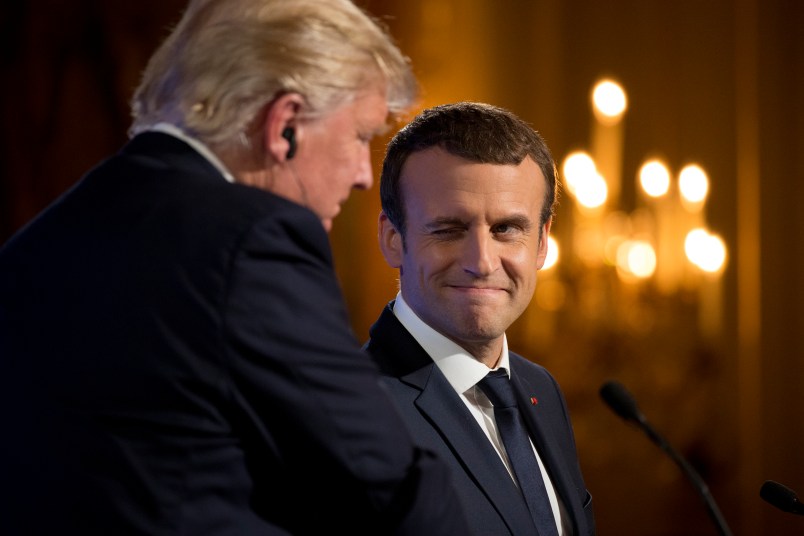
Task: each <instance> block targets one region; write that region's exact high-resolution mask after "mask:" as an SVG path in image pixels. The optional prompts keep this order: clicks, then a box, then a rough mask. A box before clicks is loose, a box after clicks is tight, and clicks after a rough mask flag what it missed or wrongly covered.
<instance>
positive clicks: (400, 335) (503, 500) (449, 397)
mask: <svg viewBox="0 0 804 536" xmlns="http://www.w3.org/2000/svg"><path fill="white" fill-rule="evenodd" d="M368 350H369V352H370V353H371V354H372V356H373V357H374V358H375V360H376V361H377V362H378V364H380V368H381V369H382V370H383V371H384V372H386V373H388V372H390V370H393V371H395V372H396V373H395V374H392V375H394V376H396V377H398V378H399V380H400V381H402V382H403V383H404V384H406V385H408V386H409V387H410V388H412V389H415V390H416V391H418V392H419V393H420V394H419V395H418V396H417V397H416V398H415V402H414V404H415V406H416V408H417V409H418V411H419V412H420V413H421V414H422V415H423V416H424V418H425V419H426V420H427V421H428V422H429V423H430V424H431V425H432V426H433V428H434V429H435V430H436V431H437V432H438V433H439V435H440V436H441V438H442V439H443V440H444V442H445V443H446V444H447V446H448V447H449V449H450V450H451V451H452V453H453V454H454V455H455V457H456V459H457V460H458V462H459V465H460V466H461V467H463V468H464V470H465V471H466V472H467V474H468V475H469V476H470V478H471V479H472V480H473V481H475V482H476V483H477V485H478V487H479V488H480V489H481V490H482V492H483V493H484V494H485V495H486V497H487V498H488V500H489V502H490V503H491V504H492V505H493V506H494V508H495V509H496V510H497V511H498V512H499V513H500V517H501V518H502V519H503V520H504V521H505V523H506V524H507V525H508V527H509V528H510V529H511V533H512V534H528V533H532V532H533V530H534V528H533V521H532V519H531V517H530V513H529V511H528V509H527V506H526V504H525V502H524V500H523V498H522V495H521V494H520V493H519V489H518V488H517V487H516V485H515V484H514V482H513V481H512V480H511V477H510V475H509V474H508V471H507V469H506V468H505V466H504V465H503V463H502V461H501V460H500V457H499V455H498V454H497V452H496V451H495V450H494V447H493V446H492V445H491V443H490V442H489V440H488V438H487V437H486V435H485V434H484V433H483V431H482V430H481V429H480V427H479V426H478V424H477V421H476V420H475V418H474V417H473V416H472V414H471V413H470V412H469V410H468V409H467V408H466V406H465V404H464V403H463V401H462V400H461V398H460V397H459V396H458V394H457V393H456V392H455V390H454V389H453V388H452V385H450V383H449V382H448V381H447V379H446V377H445V376H444V375H443V374H442V373H441V371H440V370H439V368H438V367H437V366H436V365H435V363H433V360H432V359H431V358H430V356H428V355H427V353H426V352H425V351H424V350H423V349H422V347H421V346H419V344H418V343H417V342H416V340H415V339H414V338H413V337H412V336H411V335H410V333H408V331H407V330H406V329H405V328H404V327H403V326H402V325H401V324H400V323H399V321H398V320H397V319H396V316H394V314H393V311H392V310H390V308H389V307H388V308H386V310H385V311H384V312H383V314H382V315H381V316H380V319H379V320H378V321H377V323H376V324H375V325H374V326H373V327H372V328H371V340H370V341H369V343H368ZM389 369H390V370H389Z"/></svg>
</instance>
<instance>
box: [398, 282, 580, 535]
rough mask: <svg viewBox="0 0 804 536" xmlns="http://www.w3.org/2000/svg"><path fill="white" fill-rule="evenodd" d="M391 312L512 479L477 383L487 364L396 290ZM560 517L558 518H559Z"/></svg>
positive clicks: (560, 514)
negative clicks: (438, 372) (427, 320)
mask: <svg viewBox="0 0 804 536" xmlns="http://www.w3.org/2000/svg"><path fill="white" fill-rule="evenodd" d="M393 310H394V315H396V318H397V320H399V322H400V323H401V324H402V325H403V326H405V329H407V330H408V331H409V332H410V334H411V335H412V336H413V338H414V339H416V342H418V343H419V345H420V346H421V347H422V348H424V351H425V352H427V354H428V355H429V356H430V357H431V358H432V359H433V361H434V362H435V364H436V366H438V368H439V369H440V370H441V372H442V373H443V374H444V376H446V378H447V381H448V382H449V383H450V385H452V388H453V389H455V392H456V393H458V396H459V397H460V398H461V400H462V401H463V403H464V404H465V405H466V407H467V409H468V410H469V412H470V413H471V414H472V416H473V417H474V418H475V420H477V423H478V424H479V425H480V428H481V429H482V430H483V433H485V434H486V437H488V439H489V441H490V442H491V444H492V446H494V450H496V451H497V454H498V455H499V456H500V459H501V460H502V462H503V464H504V465H505V467H506V469H508V474H509V475H511V478H512V479H513V480H514V483H516V478H514V473H513V471H512V469H511V464H510V462H509V461H508V455H507V454H506V452H505V447H504V446H503V443H502V441H501V439H500V434H499V431H498V430H497V423H496V421H495V420H494V406H493V405H492V403H491V402H490V401H489V399H488V397H487V396H486V395H485V393H483V391H482V390H481V389H480V387H478V386H477V383H478V382H479V381H480V380H482V379H483V378H485V377H486V375H487V374H488V373H489V372H491V371H490V370H489V368H488V367H487V366H486V365H484V364H483V363H481V362H480V361H478V360H477V359H475V358H474V357H472V356H471V355H470V354H469V353H468V352H467V351H466V350H464V349H463V348H461V347H460V346H458V345H457V344H455V343H454V342H452V341H451V340H450V339H448V338H446V337H445V336H443V335H441V334H440V333H438V332H437V331H436V330H434V329H433V328H431V327H430V326H428V325H427V324H425V323H424V321H422V319H420V318H419V317H418V316H417V315H416V313H414V312H413V310H412V309H411V308H410V306H409V305H408V304H407V303H406V302H405V300H404V299H403V298H402V294H401V293H399V294H397V296H396V301H395V302H394V308H393ZM498 369H505V371H506V372H507V373H508V377H509V378H510V377H511V367H510V366H509V358H508V339H507V338H506V337H505V335H503V347H502V354H501V355H500V360H499V365H498V366H497V368H496V369H494V370H498ZM531 446H532V447H533V453H534V454H535V455H536V460H537V461H538V462H539V469H540V470H541V472H542V478H543V479H544V485H545V488H547V495H548V497H549V498H550V506H551V507H552V509H553V517H554V518H555V519H556V525H557V528H558V534H559V536H566V535H568V534H570V529H569V527H570V526H571V525H570V523H569V519H568V518H567V517H566V516H565V515H564V506H563V505H562V504H561V500H560V499H559V498H558V495H557V494H556V490H555V488H554V487H553V483H552V482H551V480H550V476H549V475H548V474H547V471H546V470H545V468H544V464H543V463H542V460H541V457H540V456H539V452H538V451H537V450H536V447H535V446H534V445H533V441H531ZM559 520H560V521H559Z"/></svg>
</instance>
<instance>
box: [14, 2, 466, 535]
mask: <svg viewBox="0 0 804 536" xmlns="http://www.w3.org/2000/svg"><path fill="white" fill-rule="evenodd" d="M415 91H416V84H415V81H414V79H413V76H412V74H411V71H410V68H409V66H408V64H407V62H406V60H405V58H404V57H403V56H402V55H401V53H400V51H399V50H398V49H397V48H396V47H395V46H394V45H393V44H392V42H391V40H390V38H389V36H388V35H387V34H386V33H385V31H384V30H383V29H381V27H379V26H378V25H377V24H376V23H375V22H374V21H372V20H371V19H370V18H369V17H368V16H366V15H365V14H364V13H363V12H362V11H360V10H359V9H358V8H356V7H355V6H354V5H353V4H352V3H351V2H349V1H347V0H293V1H286V0H207V1H204V0H198V1H194V2H191V3H190V4H189V6H188V7H187V10H186V12H185V14H184V16H183V18H182V19H181V21H180V22H179V23H178V25H177V26H176V28H175V29H174V31H173V32H172V33H171V34H170V35H169V37H168V38H167V40H166V41H165V42H164V43H163V45H162V46H161V47H160V48H159V49H158V50H157V51H156V53H155V55H154V56H153V57H152V59H151V61H150V63H149V64H148V67H147V69H146V71H145V73H144V76H143V79H142V82H141V85H140V87H139V88H138V89H137V91H136V94H135V96H134V99H133V113H134V122H133V126H132V139H131V141H130V142H129V143H128V144H127V145H126V146H125V147H123V148H122V150H121V151H120V152H119V153H118V154H116V155H114V156H112V157H111V158H109V159H108V160H106V161H104V162H103V163H101V164H100V165H99V166H98V167H96V168H95V169H93V170H92V171H90V172H89V173H88V174H87V175H86V176H85V177H84V178H83V179H81V181H79V182H78V183H77V184H76V185H75V186H74V187H73V188H72V189H71V190H70V191H69V192H67V193H66V194H65V195H64V196H63V197H62V198H61V199H59V200H58V201H56V202H55V203H54V204H53V205H52V206H51V207H49V208H48V209H46V210H45V211H44V212H43V213H42V214H40V215H39V216H37V218H36V219H35V220H34V221H32V222H31V223H30V224H29V225H28V226H27V227H26V228H25V229H23V230H22V231H21V232H20V233H18V234H17V235H16V236H15V237H13V238H12V239H11V240H10V241H9V242H8V243H7V244H6V245H5V246H4V247H3V249H2V250H0V392H2V395H1V396H2V399H0V407H2V408H3V410H2V414H1V415H0V416H2V420H3V425H4V440H3V447H2V448H3V451H2V456H0V460H1V461H0V463H2V466H0V480H1V481H2V482H3V487H4V489H5V490H6V492H7V493H6V494H5V495H4V497H5V498H4V500H3V501H2V507H0V532H2V533H3V534H104V535H125V534H149V535H152V534H188V535H190V534H191V535H204V534H214V535H228V534H243V535H258V534H320V533H326V532H336V533H340V532H344V533H347V534H394V533H399V534H463V533H466V532H467V530H468V528H467V526H466V523H465V521H464V518H463V514H462V512H461V511H460V508H459V503H458V502H457V499H456V498H455V497H454V495H453V494H452V493H450V492H449V491H448V488H447V485H446V481H447V473H446V468H445V466H443V465H442V464H441V462H440V461H439V460H437V459H436V458H435V457H434V456H433V455H432V454H431V453H430V452H428V451H425V450H421V449H418V448H416V447H414V446H413V444H412V440H411V438H410V437H409V435H408V433H407V432H406V431H405V426H404V424H403V422H402V421H401V419H400V417H399V415H398V413H396V412H395V410H394V408H393V406H392V403H391V401H390V400H389V399H388V398H387V396H386V393H385V392H384V391H383V390H382V389H381V387H380V385H379V380H378V375H377V371H376V369H375V367H374V366H373V365H372V364H371V362H370V360H369V358H368V357H367V356H365V355H364V354H363V353H361V352H360V349H359V345H358V343H357V342H356V341H355V340H354V338H353V336H352V334H351V332H350V329H349V324H348V320H347V317H346V313H345V308H344V305H343V302H342V297H341V294H340V290H339V287H338V283H337V281H336V278H335V275H334V272H333V269H332V259H331V252H330V249H329V244H328V239H327V234H326V232H327V231H328V230H329V229H330V228H331V226H332V221H333V218H335V216H336V215H337V214H338V212H339V210H340V206H341V204H342V203H343V202H344V201H346V199H347V198H348V197H349V194H350V191H351V190H352V189H353V188H357V189H366V188H369V187H370V186H371V183H372V171H371V166H370V159H369V141H370V140H371V138H372V136H374V135H375V134H376V133H377V132H379V131H381V130H382V129H383V128H384V127H385V125H386V121H387V117H388V115H389V114H394V113H397V112H400V111H402V110H404V109H406V108H408V107H409V106H410V104H411V102H412V100H413V98H414V96H415Z"/></svg>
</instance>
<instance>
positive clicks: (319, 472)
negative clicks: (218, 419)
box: [223, 210, 465, 534]
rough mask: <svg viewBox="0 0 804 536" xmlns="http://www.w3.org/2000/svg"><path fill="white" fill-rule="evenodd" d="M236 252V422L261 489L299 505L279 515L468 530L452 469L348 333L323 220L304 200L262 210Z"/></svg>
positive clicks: (404, 528) (407, 528)
mask: <svg viewBox="0 0 804 536" xmlns="http://www.w3.org/2000/svg"><path fill="white" fill-rule="evenodd" d="M233 259H234V260H233V265H232V267H231V271H230V275H229V281H228V291H227V305H226V314H225V318H224V322H225V326H224V330H223V332H224V333H225V334H226V335H225V336H226V337H227V340H226V341H224V342H225V346H226V348H227V351H228V355H227V356H226V361H227V363H226V366H227V367H228V368H229V371H230V376H231V398H232V401H233V407H234V408H236V410H235V411H236V413H237V416H236V418H235V419H234V420H235V422H237V423H238V426H239V427H240V429H239V430H238V433H240V434H242V436H243V437H244V438H246V439H244V442H245V443H246V444H245V450H246V456H247V459H249V460H250V463H251V467H252V472H253V474H254V479H255V490H257V491H258V492H259V490H260V489H263V488H270V489H273V490H274V491H271V492H269V493H275V492H276V489H277V487H281V489H282V490H283V492H282V493H283V494H287V495H288V497H289V498H290V500H288V501H282V503H283V504H284V505H288V504H291V505H294V504H295V505H298V507H299V509H298V511H296V510H294V508H293V507H291V508H286V511H283V512H274V513H272V515H278V516H280V517H281V516H285V517H287V518H288V519H289V521H288V523H289V525H293V526H297V527H299V528H300V530H306V529H312V528H319V527H320V526H321V524H322V522H323V520H327V523H328V524H329V523H331V524H332V525H333V526H338V525H341V526H344V527H351V528H353V529H355V530H378V531H382V532H384V533H391V532H395V531H396V532H399V533H414V532H417V531H418V532H419V533H421V531H422V530H423V529H424V528H425V527H426V532H427V533H428V534H439V533H443V534H460V533H462V532H464V529H465V525H464V521H463V517H462V515H461V513H460V511H459V507H458V503H457V500H456V499H455V498H454V497H452V496H451V495H450V494H449V493H448V492H447V489H448V484H447V475H446V469H445V468H444V467H443V466H442V465H441V464H440V463H439V462H437V460H434V459H433V458H432V455H430V454H429V453H427V452H421V451H417V450H415V449H414V448H413V446H412V443H411V439H410V438H409V436H408V433H407V431H406V429H405V426H404V425H403V423H402V421H401V420H400V417H399V416H398V414H397V413H396V411H395V409H394V407H393V406H392V403H391V401H390V399H389V398H388V397H387V396H386V394H385V392H384V391H383V390H382V388H381V387H380V383H379V380H378V374H377V371H376V369H375V367H374V365H373V364H372V363H371V361H370V360H369V358H368V357H367V356H366V355H365V354H363V353H362V352H361V351H360V349H359V345H358V344H357V342H356V340H355V339H354V337H353V335H352V333H351V330H350V328H349V324H348V320H347V315H346V312H345V309H344V305H343V301H342V296H341V292H340V288H339V286H338V283H337V280H336V279H335V276H334V272H333V268H332V263H331V259H330V252H329V246H328V242H327V237H326V234H325V233H324V231H323V229H322V228H321V226H320V224H319V222H318V221H317V220H315V219H314V218H312V217H311V215H310V214H309V213H307V212H306V211H304V212H302V211H299V210H296V211H290V212H289V215H288V216H287V217H271V218H269V219H266V220H264V221H263V222H261V223H260V224H258V225H256V226H255V227H253V228H252V229H251V231H250V232H249V233H248V234H247V235H246V236H245V237H244V239H243V242H242V244H241V246H240V247H239V248H238V251H237V252H236V254H235V255H234V257H233ZM257 495H258V497H262V498H263V499H264V500H266V501H270V497H268V496H261V495H259V493H258V494H257ZM260 507H262V508H266V509H270V508H271V505H269V504H264V505H258V506H257V508H260Z"/></svg>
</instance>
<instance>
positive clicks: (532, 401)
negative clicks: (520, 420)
mask: <svg viewBox="0 0 804 536" xmlns="http://www.w3.org/2000/svg"><path fill="white" fill-rule="evenodd" d="M530 403H531V404H533V405H534V406H535V405H536V404H538V403H539V401H538V400H536V397H535V396H532V397H530Z"/></svg>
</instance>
